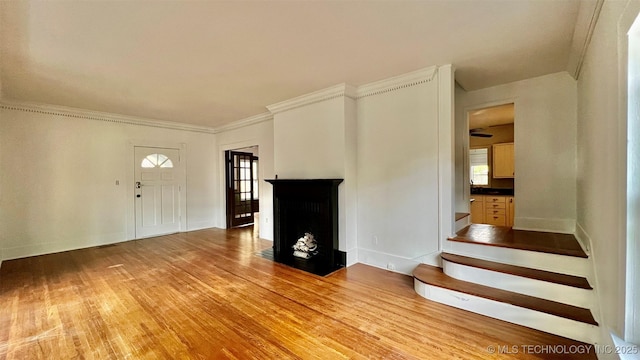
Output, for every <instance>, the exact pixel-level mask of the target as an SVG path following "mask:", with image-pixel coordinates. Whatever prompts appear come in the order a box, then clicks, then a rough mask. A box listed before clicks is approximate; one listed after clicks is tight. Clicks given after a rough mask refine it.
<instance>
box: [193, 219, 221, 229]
mask: <svg viewBox="0 0 640 360" xmlns="http://www.w3.org/2000/svg"><path fill="white" fill-rule="evenodd" d="M215 227H217V226H216V222H215V221H212V220H202V221H189V222H187V231H196V230H204V229H210V228H215Z"/></svg>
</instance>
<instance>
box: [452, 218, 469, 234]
mask: <svg viewBox="0 0 640 360" xmlns="http://www.w3.org/2000/svg"><path fill="white" fill-rule="evenodd" d="M469 225H471V215H467V216H465V217H463V218H462V219H460V220H458V221H456V224H455V229H454V230H455V232H456V233H457V232H458V231H460V230H462V229H464V228H466V227H467V226H469Z"/></svg>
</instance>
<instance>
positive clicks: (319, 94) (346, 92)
mask: <svg viewBox="0 0 640 360" xmlns="http://www.w3.org/2000/svg"><path fill="white" fill-rule="evenodd" d="M339 97H348V98H351V99H355V98H356V88H354V87H353V86H351V85H348V84H345V83H342V84H340V85H335V86H332V87H329V88H326V89H323V90H319V91H315V92H312V93H309V94H305V95H301V96H298V97H295V98H293V99H289V100H285V101H282V102H279V103H276V104H273V105H267V109H269V112H271V113H272V114H277V113H281V112H283V111H288V110H292V109H296V108H299V107H302V106H307V105H311V104H315V103H319V102H322V101H327V100H331V99H335V98H339Z"/></svg>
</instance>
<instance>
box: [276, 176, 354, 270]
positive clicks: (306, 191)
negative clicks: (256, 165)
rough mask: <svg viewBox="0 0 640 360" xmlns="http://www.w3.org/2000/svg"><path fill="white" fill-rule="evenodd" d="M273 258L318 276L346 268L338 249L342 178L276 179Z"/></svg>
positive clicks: (344, 257) (342, 254)
mask: <svg viewBox="0 0 640 360" xmlns="http://www.w3.org/2000/svg"><path fill="white" fill-rule="evenodd" d="M266 181H267V182H269V183H271V184H272V185H273V216H274V221H273V227H274V229H273V230H274V234H273V235H274V239H273V259H274V260H275V261H277V262H280V263H283V264H286V265H289V266H292V267H295V268H298V269H301V270H304V271H307V272H310V273H313V274H316V275H321V276H324V275H327V274H329V273H331V272H333V271H335V270H337V269H340V268H342V267H344V266H345V263H346V254H345V253H344V252H342V251H339V250H338V185H339V184H340V183H341V182H342V179H311V180H307V179H304V180H297V179H275V180H266Z"/></svg>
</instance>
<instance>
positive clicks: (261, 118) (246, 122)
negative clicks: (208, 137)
mask: <svg viewBox="0 0 640 360" xmlns="http://www.w3.org/2000/svg"><path fill="white" fill-rule="evenodd" d="M269 120H273V114H272V113H270V112H264V113H262V114H258V115H254V116H250V117H248V118H245V119H242V120H237V121H234V122H232V123H229V124H226V125H223V126H220V127H217V128H215V130H214V133H215V134H219V133H222V132H225V131H231V130H235V129H239V128H242V127H245V126H250V125H255V124H259V123H261V122H265V121H269Z"/></svg>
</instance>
